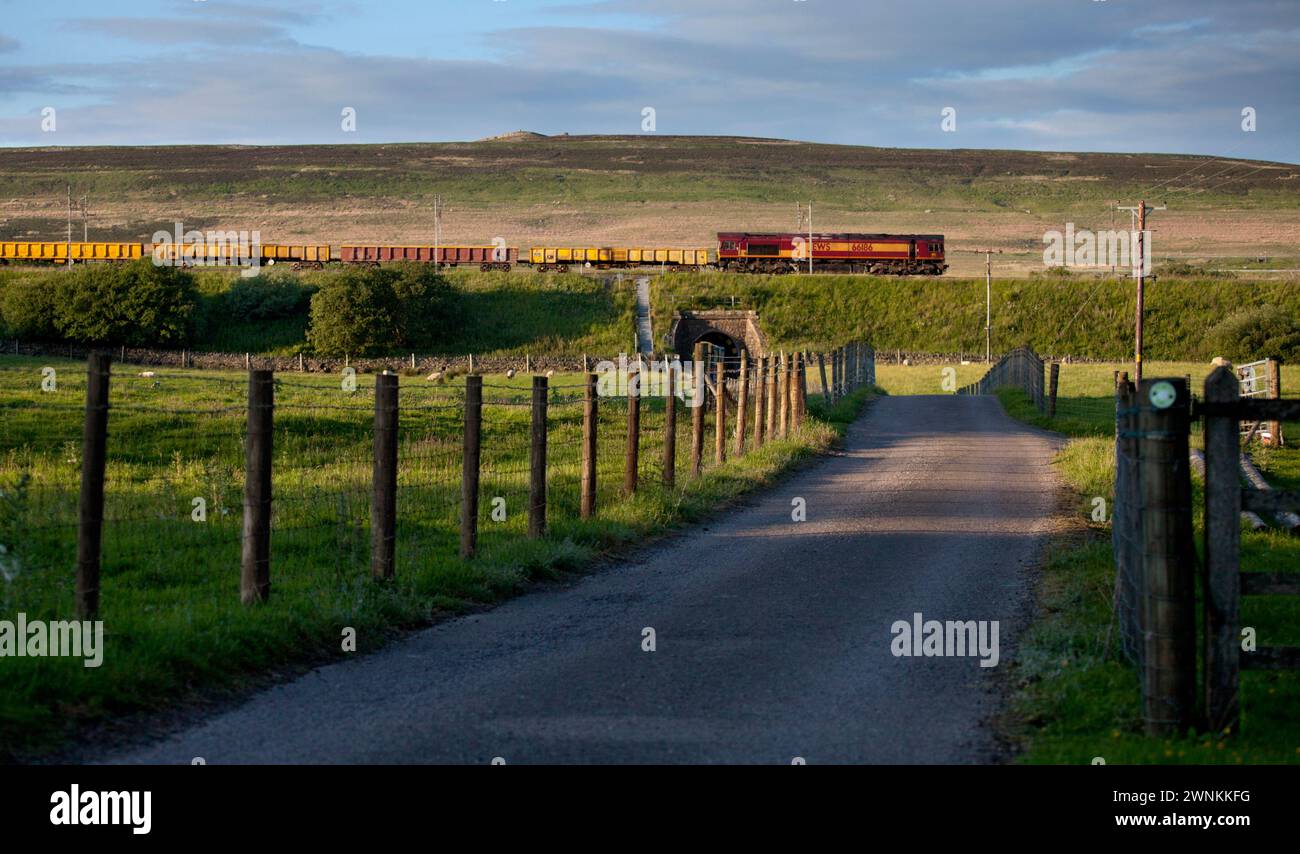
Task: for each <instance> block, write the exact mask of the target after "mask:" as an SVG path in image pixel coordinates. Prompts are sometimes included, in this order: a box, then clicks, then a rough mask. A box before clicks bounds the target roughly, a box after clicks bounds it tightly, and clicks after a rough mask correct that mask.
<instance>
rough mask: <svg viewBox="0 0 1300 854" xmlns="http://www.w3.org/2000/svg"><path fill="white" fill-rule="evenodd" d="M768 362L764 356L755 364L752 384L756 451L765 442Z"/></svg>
mask: <svg viewBox="0 0 1300 854" xmlns="http://www.w3.org/2000/svg"><path fill="white" fill-rule="evenodd" d="M768 361H769V360H768V359H767V358H766V357H764V356H759V357H758V360H757V361H756V362H755V368H754V370H755V372H754V379H753V382H752V385H753V386H754V447H755V448H756V449H757V448H761V447H763V441H764V436H763V424H764V417H763V416H764V415H765V414H766V413H765V411H764V410H765V409H766V408H767V399H766V395H765V394H764V391H765V390H766V388H767V385H766V384H767V375H766V373H765V372H766V370H767V363H768Z"/></svg>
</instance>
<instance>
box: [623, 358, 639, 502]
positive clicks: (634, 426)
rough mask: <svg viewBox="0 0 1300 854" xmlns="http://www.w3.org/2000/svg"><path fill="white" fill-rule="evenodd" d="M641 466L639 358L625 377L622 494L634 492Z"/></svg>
mask: <svg viewBox="0 0 1300 854" xmlns="http://www.w3.org/2000/svg"><path fill="white" fill-rule="evenodd" d="M640 464H641V357H640V355H638V356H637V364H636V367H635V368H634V369H631V370H629V371H628V377H627V445H626V448H625V450H624V454H623V494H624V495H631V494H633V493H634V492H636V483H637V474H638V472H639V467H640Z"/></svg>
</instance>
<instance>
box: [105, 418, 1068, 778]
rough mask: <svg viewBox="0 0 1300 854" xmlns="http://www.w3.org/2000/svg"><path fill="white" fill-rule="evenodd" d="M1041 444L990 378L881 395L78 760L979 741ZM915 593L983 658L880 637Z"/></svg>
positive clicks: (461, 758)
mask: <svg viewBox="0 0 1300 854" xmlns="http://www.w3.org/2000/svg"><path fill="white" fill-rule="evenodd" d="M1057 447H1058V440H1057V439H1055V438H1054V437H1053V436H1051V435H1050V434H1047V433H1043V432H1040V431H1036V430H1034V429H1032V428H1028V427H1025V426H1023V425H1021V424H1019V423H1018V422H1015V421H1012V420H1011V419H1010V418H1008V417H1007V416H1006V415H1005V414H1004V413H1003V412H1002V409H1001V407H1000V406H999V405H998V402H997V400H996V399H994V398H992V397H957V396H919V397H886V398H882V399H880V400H878V401H876V402H875V403H874V404H873V405H872V406H871V408H870V409H869V410H868V412H867V413H866V414H865V415H864V416H863V417H862V418H861V419H859V420H858V422H857V423H856V424H855V425H854V426H853V427H852V429H851V431H850V433H849V436H848V437H847V440H846V442H845V445H844V449H843V452H842V453H840V454H837V455H836V456H833V457H831V458H828V459H826V460H824V461H821V462H818V463H817V464H815V465H813V466H811V467H809V468H806V469H804V470H803V471H801V472H799V473H798V474H796V475H794V476H792V477H790V478H788V479H787V480H785V481H783V482H782V483H781V484H780V485H778V486H777V487H775V488H773V489H771V490H770V491H768V492H765V493H763V494H762V495H760V496H757V497H755V498H754V499H752V500H751V501H749V502H748V503H747V504H745V505H743V506H741V507H739V508H737V509H735V510H733V511H732V512H729V513H727V514H725V515H724V516H722V517H720V518H718V519H717V520H715V521H713V522H712V523H709V524H706V525H703V526H700V527H697V528H693V529H691V530H690V531H689V532H687V533H685V534H682V535H680V536H677V537H674V538H672V539H670V540H668V541H665V543H663V544H660V545H657V546H653V547H651V548H648V549H646V550H645V551H643V552H642V553H640V554H638V555H636V556H635V557H633V558H632V559H629V560H626V561H623V562H620V563H617V564H615V565H611V566H608V567H605V568H604V569H602V570H600V571H597V572H595V573H593V574H591V575H589V576H587V577H585V578H582V579H581V580H579V581H576V582H574V583H572V584H567V585H556V586H553V587H548V588H545V589H542V590H540V591H538V592H534V593H530V594H528V595H525V596H521V597H519V598H516V599H514V600H512V601H509V602H506V603H504V604H503V605H501V606H500V607H497V608H494V609H491V610H489V611H485V612H482V613H479V614H475V615H472V616H466V617H463V618H458V619H455V620H450V621H446V622H443V623H441V624H439V625H437V626H434V627H432V628H429V629H426V630H422V631H419V632H417V633H414V634H412V635H410V636H408V637H406V638H404V639H402V640H400V641H398V642H396V643H393V644H391V645H389V646H387V647H386V648H384V649H383V650H382V651H380V652H378V653H376V654H373V655H366V656H361V657H358V658H356V659H353V660H349V661H344V662H341V663H338V664H331V665H329V666H325V667H321V668H319V669H317V670H314V671H312V672H310V673H308V674H306V675H304V676H302V677H300V678H298V679H296V680H294V681H292V682H288V683H285V684H282V685H279V686H276V687H272V688H270V689H268V690H265V691H263V692H261V693H259V694H258V695H256V696H254V697H252V698H251V699H249V700H248V701H247V702H245V703H243V704H242V705H240V706H238V707H237V708H233V709H230V710H227V711H224V712H220V713H218V714H216V715H214V716H212V717H210V718H209V719H207V720H205V721H203V722H201V723H199V724H197V725H193V726H191V727H189V728H188V729H184V730H182V731H179V732H176V733H174V734H173V735H171V736H169V737H166V738H164V739H162V740H160V741H158V742H156V743H153V744H151V745H148V746H145V747H136V748H132V749H130V750H127V751H122V752H116V753H112V754H107V755H101V756H98V757H92V758H94V759H97V760H98V761H108V762H130V763H185V764H188V763H189V762H190V761H191V759H192V758H193V757H196V756H201V757H203V758H204V759H205V760H206V761H207V762H208V763H209V764H221V763H268V762H269V763H280V762H293V763H300V762H301V763H348V762H363V763H374V762H379V763H388V762H392V763H419V762H464V763H477V764H484V763H488V762H490V761H492V760H493V759H494V758H496V757H500V758H502V759H504V761H505V762H506V763H508V764H516V763H539V762H551V763H624V762H654V763H679V762H680V763H723V762H754V763H782V764H788V763H790V762H792V761H794V758H795V757H802V758H803V759H804V760H805V761H807V762H808V763H809V764H817V763H834V762H883V763H922V762H941V763H966V762H987V761H993V760H996V759H997V758H998V755H999V754H998V750H999V748H998V745H997V742H996V740H995V738H994V736H993V734H992V728H991V727H990V725H989V719H990V718H991V717H992V716H993V715H995V714H997V713H998V711H999V709H1000V705H1001V689H1000V685H999V680H998V675H997V674H998V672H999V670H1000V669H1001V668H1002V667H1005V665H1006V664H1007V663H1008V662H1009V660H1010V659H1011V657H1012V655H1013V654H1014V648H1015V643H1016V637H1017V635H1018V634H1019V632H1020V630H1021V629H1022V628H1023V627H1024V625H1025V624H1026V623H1027V620H1028V618H1029V616H1030V614H1031V610H1032V576H1033V570H1034V567H1035V565H1036V564H1037V562H1038V560H1039V559H1040V558H1041V554H1042V548H1043V545H1044V543H1045V541H1046V538H1047V536H1048V534H1049V533H1050V531H1051V530H1052V528H1053V525H1054V517H1055V516H1056V514H1057V512H1058V507H1059V494H1060V493H1059V492H1058V484H1057V481H1056V478H1055V475H1054V472H1053V470H1052V469H1051V468H1050V465H1049V462H1050V460H1051V457H1052V455H1053V453H1054V451H1055V450H1056V448H1057ZM795 498H802V499H804V501H805V502H806V508H807V509H806V512H807V520H806V521H803V522H794V521H792V520H791V512H792V500H793V499H795ZM917 612H920V613H921V614H923V615H924V619H927V620H929V619H937V620H963V621H964V620H989V621H992V620H997V621H998V622H999V641H1000V664H999V666H998V667H988V668H983V667H981V666H980V663H979V659H978V658H977V657H969V656H966V657H957V656H953V657H896V656H895V655H893V654H892V652H891V641H893V640H894V635H893V634H892V633H891V626H892V625H893V623H894V622H895V621H897V620H905V621H909V622H910V621H911V620H912V619H913V614H915V613H917ZM647 627H649V628H653V630H654V641H655V649H654V651H644V650H643V648H642V646H643V630H644V629H645V628H647Z"/></svg>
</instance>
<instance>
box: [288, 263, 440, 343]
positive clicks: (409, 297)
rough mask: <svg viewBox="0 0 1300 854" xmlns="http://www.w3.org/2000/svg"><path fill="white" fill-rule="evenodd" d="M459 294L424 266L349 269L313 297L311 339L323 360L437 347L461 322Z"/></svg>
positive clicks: (330, 281) (309, 328) (309, 334)
mask: <svg viewBox="0 0 1300 854" xmlns="http://www.w3.org/2000/svg"><path fill="white" fill-rule="evenodd" d="M456 296H457V295H456V292H455V290H454V289H453V288H452V287H451V286H450V285H449V284H448V283H447V282H446V280H445V279H443V278H442V277H441V276H439V275H437V274H436V273H435V272H434V271H433V269H432V268H430V267H428V266H427V265H423V264H396V265H393V266H389V267H383V268H364V269H347V270H344V271H343V272H341V273H340V274H339V275H337V276H334V277H331V278H330V279H328V280H326V281H325V283H324V284H323V285H322V286H321V288H320V290H319V291H317V292H316V294H315V295H314V296H313V297H312V298H311V325H310V326H309V327H308V330H307V340H308V343H310V345H311V347H312V349H313V350H315V351H316V352H317V353H318V354H320V355H322V356H343V355H353V356H377V355H382V354H385V353H392V352H394V351H396V350H399V349H412V350H417V349H422V348H429V347H434V346H436V345H437V344H439V343H440V342H441V341H442V340H445V339H446V338H448V337H449V335H450V333H451V331H452V330H453V329H454V328H455V325H456V323H457V322H458V321H459V311H458V308H459V302H458V300H457V298H456Z"/></svg>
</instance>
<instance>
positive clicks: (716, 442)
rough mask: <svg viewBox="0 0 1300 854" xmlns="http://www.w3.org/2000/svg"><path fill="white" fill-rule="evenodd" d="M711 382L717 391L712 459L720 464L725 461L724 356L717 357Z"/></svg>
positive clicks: (725, 382) (725, 394) (725, 367)
mask: <svg viewBox="0 0 1300 854" xmlns="http://www.w3.org/2000/svg"><path fill="white" fill-rule="evenodd" d="M713 374H714V375H713V382H714V386H715V388H717V391H718V393H717V394H715V395H714V396H713V397H714V400H715V401H716V403H717V408H716V409H715V410H714V415H715V417H716V420H715V422H714V425H713V461H714V462H715V463H717V464H718V465H722V464H723V463H725V462H726V461H727V360H726V357H723V358H720V359H718V363H717V365H716V366H714V372H713Z"/></svg>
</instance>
